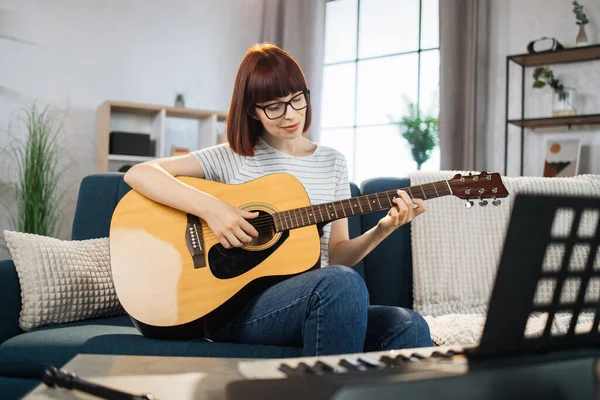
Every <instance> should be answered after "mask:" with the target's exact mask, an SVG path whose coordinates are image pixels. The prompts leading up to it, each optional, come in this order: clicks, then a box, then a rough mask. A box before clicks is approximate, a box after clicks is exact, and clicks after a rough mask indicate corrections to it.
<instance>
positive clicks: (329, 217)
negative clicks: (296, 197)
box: [273, 181, 452, 232]
mask: <svg viewBox="0 0 600 400" xmlns="http://www.w3.org/2000/svg"><path fill="white" fill-rule="evenodd" d="M402 190H404V191H406V193H407V194H408V195H409V196H410V197H411V198H413V199H414V198H417V199H423V200H429V199H435V198H437V197H442V196H448V195H451V194H452V189H451V188H450V184H449V183H448V181H438V182H432V183H427V184H424V185H417V186H410V187H407V188H403V189H402ZM396 197H398V193H397V190H388V191H387V192H379V193H373V194H368V195H363V196H359V197H352V198H349V199H345V200H339V201H332V202H329V203H322V204H317V205H314V206H308V207H301V208H295V209H292V210H285V211H280V212H277V213H275V214H273V218H274V220H275V228H276V230H277V232H281V231H284V230H289V229H295V228H301V227H303V226H308V225H315V224H326V223H328V222H331V221H335V220H337V219H341V218H346V217H352V216H355V215H362V214H368V213H372V212H376V211H381V210H388V209H390V208H391V207H392V206H393V205H394V204H395V203H393V202H392V200H393V199H394V198H396Z"/></svg>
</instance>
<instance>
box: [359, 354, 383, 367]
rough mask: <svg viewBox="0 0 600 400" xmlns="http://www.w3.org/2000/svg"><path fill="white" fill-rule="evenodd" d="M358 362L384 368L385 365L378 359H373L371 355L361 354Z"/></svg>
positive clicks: (366, 365) (367, 365)
mask: <svg viewBox="0 0 600 400" xmlns="http://www.w3.org/2000/svg"><path fill="white" fill-rule="evenodd" d="M358 362H359V363H361V364H362V365H364V366H365V367H367V368H383V367H385V365H383V364H381V363H380V362H379V361H377V360H373V359H372V358H370V357H366V356H360V357H358Z"/></svg>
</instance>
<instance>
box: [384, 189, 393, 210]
mask: <svg viewBox="0 0 600 400" xmlns="http://www.w3.org/2000/svg"><path fill="white" fill-rule="evenodd" d="M385 195H386V196H387V198H388V201H389V202H390V207H391V205H392V204H393V202H392V199H390V193H389V192H385Z"/></svg>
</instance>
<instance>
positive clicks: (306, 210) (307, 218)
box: [303, 207, 311, 225]
mask: <svg viewBox="0 0 600 400" xmlns="http://www.w3.org/2000/svg"><path fill="white" fill-rule="evenodd" d="M303 210H304V213H305V214H306V220H307V221H308V224H306V225H310V224H311V222H310V215H309V214H308V207H304V208H303Z"/></svg>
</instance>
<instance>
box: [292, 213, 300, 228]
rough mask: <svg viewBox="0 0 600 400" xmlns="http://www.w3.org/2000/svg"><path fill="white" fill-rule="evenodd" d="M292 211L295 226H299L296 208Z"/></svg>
mask: <svg viewBox="0 0 600 400" xmlns="http://www.w3.org/2000/svg"><path fill="white" fill-rule="evenodd" d="M293 211H294V218H295V219H296V227H298V226H300V224H299V223H298V216H297V215H296V210H293Z"/></svg>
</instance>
